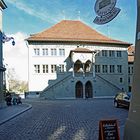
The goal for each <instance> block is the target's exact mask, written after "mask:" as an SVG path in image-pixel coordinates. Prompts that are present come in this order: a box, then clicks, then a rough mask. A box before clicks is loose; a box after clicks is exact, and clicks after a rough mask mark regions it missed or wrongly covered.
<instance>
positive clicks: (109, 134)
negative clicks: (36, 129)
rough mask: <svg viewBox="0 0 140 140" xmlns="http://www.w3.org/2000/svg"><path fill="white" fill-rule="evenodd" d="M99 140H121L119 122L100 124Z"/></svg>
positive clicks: (112, 121)
mask: <svg viewBox="0 0 140 140" xmlns="http://www.w3.org/2000/svg"><path fill="white" fill-rule="evenodd" d="M99 140H120V137H119V130H118V123H117V120H101V121H100V122H99Z"/></svg>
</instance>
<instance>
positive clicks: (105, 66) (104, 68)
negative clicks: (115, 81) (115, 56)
mask: <svg viewBox="0 0 140 140" xmlns="http://www.w3.org/2000/svg"><path fill="white" fill-rule="evenodd" d="M102 70H103V73H107V72H108V68H107V65H102Z"/></svg>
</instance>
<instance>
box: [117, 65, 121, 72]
mask: <svg viewBox="0 0 140 140" xmlns="http://www.w3.org/2000/svg"><path fill="white" fill-rule="evenodd" d="M117 72H118V73H122V65H117Z"/></svg>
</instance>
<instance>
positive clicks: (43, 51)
mask: <svg viewBox="0 0 140 140" xmlns="http://www.w3.org/2000/svg"><path fill="white" fill-rule="evenodd" d="M42 55H43V56H46V55H48V49H47V48H43V49H42Z"/></svg>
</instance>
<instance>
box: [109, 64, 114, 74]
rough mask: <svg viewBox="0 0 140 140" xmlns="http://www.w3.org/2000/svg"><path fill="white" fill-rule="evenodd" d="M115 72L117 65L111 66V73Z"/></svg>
mask: <svg viewBox="0 0 140 140" xmlns="http://www.w3.org/2000/svg"><path fill="white" fill-rule="evenodd" d="M114 72H115V65H110V73H114Z"/></svg>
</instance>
